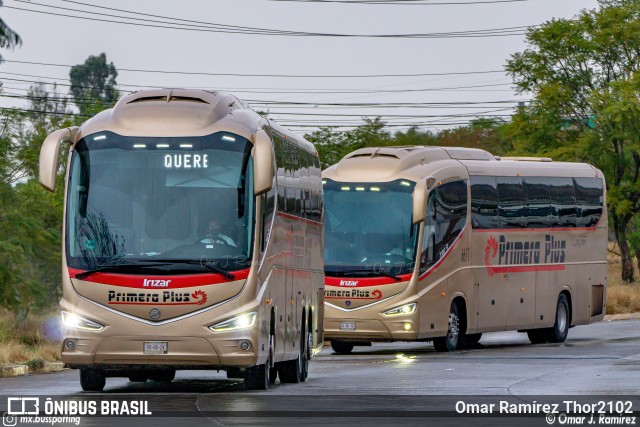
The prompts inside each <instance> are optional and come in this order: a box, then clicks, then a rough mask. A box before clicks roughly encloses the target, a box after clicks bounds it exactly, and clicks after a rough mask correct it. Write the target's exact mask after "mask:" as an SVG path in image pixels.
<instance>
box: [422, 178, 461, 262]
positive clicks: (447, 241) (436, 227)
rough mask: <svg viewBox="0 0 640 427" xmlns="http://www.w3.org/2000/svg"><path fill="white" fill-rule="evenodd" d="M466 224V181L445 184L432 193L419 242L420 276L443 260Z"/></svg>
mask: <svg viewBox="0 0 640 427" xmlns="http://www.w3.org/2000/svg"><path fill="white" fill-rule="evenodd" d="M466 220H467V182H466V181H453V182H448V183H446V184H443V185H441V186H439V187H437V188H436V189H435V190H433V191H432V192H431V194H430V195H429V199H428V201H427V215H426V219H425V223H424V235H423V239H422V253H421V260H420V271H421V273H422V272H424V271H426V270H427V269H428V268H429V267H431V266H432V265H433V264H435V263H436V262H437V261H438V260H440V259H441V258H442V257H444V255H445V254H446V253H447V251H448V250H449V249H450V248H451V246H452V245H453V243H454V242H455V240H456V238H457V237H458V236H459V235H460V232H461V231H462V229H463V228H464V224H465V223H466Z"/></svg>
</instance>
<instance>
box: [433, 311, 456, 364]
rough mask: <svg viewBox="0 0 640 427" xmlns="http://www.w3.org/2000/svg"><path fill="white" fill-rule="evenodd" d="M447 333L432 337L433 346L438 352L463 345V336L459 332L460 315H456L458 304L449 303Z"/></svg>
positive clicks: (448, 350) (452, 349) (451, 349)
mask: <svg viewBox="0 0 640 427" xmlns="http://www.w3.org/2000/svg"><path fill="white" fill-rule="evenodd" d="M448 325H449V326H448V328H447V335H445V336H444V337H437V338H434V339H433V347H434V348H435V349H436V351H437V352H438V353H447V352H450V351H455V350H459V349H460V348H461V346H463V345H464V343H463V341H464V337H463V336H462V335H461V333H460V316H459V315H458V305H457V304H456V303H455V302H454V303H452V304H451V310H450V311H449V322H448Z"/></svg>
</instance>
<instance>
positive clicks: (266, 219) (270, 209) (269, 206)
mask: <svg viewBox="0 0 640 427" xmlns="http://www.w3.org/2000/svg"><path fill="white" fill-rule="evenodd" d="M275 196H276V191H275V187H274V188H271V190H269V191H268V192H267V194H264V195H263V196H262V201H263V203H264V205H263V206H264V209H263V214H262V252H264V250H265V248H266V246H267V241H268V240H269V232H270V230H271V222H272V221H273V213H274V211H275Z"/></svg>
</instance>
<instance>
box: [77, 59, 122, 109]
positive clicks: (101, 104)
mask: <svg viewBox="0 0 640 427" xmlns="http://www.w3.org/2000/svg"><path fill="white" fill-rule="evenodd" d="M117 76H118V71H117V70H116V67H115V65H113V62H110V63H107V55H106V54H105V53H101V54H100V55H98V56H93V55H91V56H89V57H88V58H87V60H86V61H84V64H79V65H74V66H73V67H71V71H70V72H69V79H70V81H71V87H70V88H69V93H70V94H71V96H73V101H74V103H75V104H76V106H77V107H78V109H79V110H80V114H83V115H87V116H93V115H95V114H96V113H98V112H100V111H102V110H105V109H107V108H111V107H112V106H113V105H114V104H115V103H116V101H117V100H118V97H119V96H120V93H119V92H118V88H117V83H116V77H117Z"/></svg>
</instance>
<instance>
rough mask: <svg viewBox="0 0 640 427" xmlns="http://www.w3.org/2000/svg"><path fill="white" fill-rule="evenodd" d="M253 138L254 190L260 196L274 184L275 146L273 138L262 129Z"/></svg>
mask: <svg viewBox="0 0 640 427" xmlns="http://www.w3.org/2000/svg"><path fill="white" fill-rule="evenodd" d="M253 139H254V141H253V192H254V194H255V195H256V196H259V195H260V194H263V193H266V192H267V191H269V190H271V187H272V186H273V146H272V145H271V138H269V135H267V133H266V132H265V131H263V130H262V129H261V130H259V131H257V132H256V133H255V135H254V137H253Z"/></svg>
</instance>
